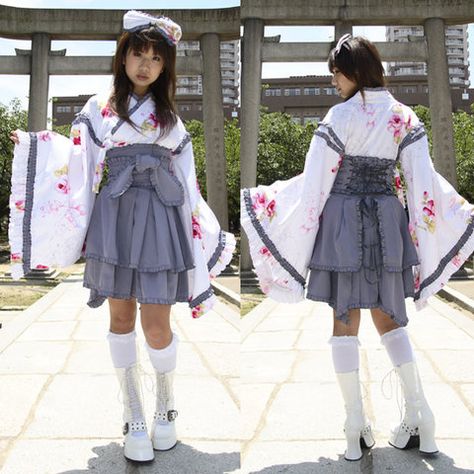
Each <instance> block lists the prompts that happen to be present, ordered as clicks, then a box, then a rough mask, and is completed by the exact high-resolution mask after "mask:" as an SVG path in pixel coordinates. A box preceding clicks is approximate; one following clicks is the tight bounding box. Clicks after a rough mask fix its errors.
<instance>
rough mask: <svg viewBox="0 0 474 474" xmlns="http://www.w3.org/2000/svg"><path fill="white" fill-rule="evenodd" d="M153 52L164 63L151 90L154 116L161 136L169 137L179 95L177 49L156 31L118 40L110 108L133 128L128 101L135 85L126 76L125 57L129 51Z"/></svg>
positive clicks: (142, 32) (125, 34) (144, 30)
mask: <svg viewBox="0 0 474 474" xmlns="http://www.w3.org/2000/svg"><path fill="white" fill-rule="evenodd" d="M150 46H151V47H152V48H153V54H159V55H160V56H161V57H162V59H163V62H164V67H163V70H162V71H161V74H160V76H159V77H158V79H157V80H156V81H155V82H153V84H151V85H150V86H149V90H148V91H149V92H151V94H152V95H153V99H154V100H155V114H156V116H157V118H158V120H159V122H160V127H161V132H160V135H166V134H167V133H168V132H169V131H170V130H171V128H173V126H174V125H175V124H176V122H177V119H176V109H175V105H174V96H175V94H176V46H172V45H170V44H168V43H167V42H166V40H165V39H164V37H163V36H162V35H161V34H160V33H159V32H158V31H157V30H156V29H155V28H146V29H143V30H140V31H136V32H133V33H129V32H127V31H126V32H125V33H123V34H122V36H121V37H120V39H119V42H118V45H117V51H116V52H115V56H114V60H113V66H112V68H113V74H114V87H113V91H112V94H111V96H110V106H111V107H112V109H113V110H114V112H115V113H116V114H117V115H118V116H119V117H120V118H121V119H123V120H125V121H126V122H128V123H129V124H132V125H133V123H132V121H131V119H130V116H129V115H128V98H129V95H130V94H131V93H132V92H133V83H132V81H131V80H130V79H129V78H128V76H127V74H126V72H125V65H124V61H125V57H126V55H127V52H128V51H129V49H132V50H133V51H135V52H141V51H147V50H148V48H149V47H150Z"/></svg>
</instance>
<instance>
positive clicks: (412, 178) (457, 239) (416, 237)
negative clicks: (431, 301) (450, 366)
mask: <svg viewBox="0 0 474 474" xmlns="http://www.w3.org/2000/svg"><path fill="white" fill-rule="evenodd" d="M415 121H417V119H416V118H415ZM400 150H401V151H400V160H401V165H402V170H403V174H404V177H405V183H406V187H407V193H406V194H407V201H408V203H407V204H408V210H409V227H410V233H411V236H412V240H413V242H414V244H415V247H416V249H417V252H418V257H419V261H420V264H419V265H418V266H416V267H415V268H414V278H415V304H416V307H417V308H418V309H422V308H423V307H424V306H425V305H426V300H427V299H428V297H429V296H431V295H434V294H435V293H437V292H438V291H439V290H440V289H441V287H442V286H443V285H444V284H445V283H446V282H447V281H448V280H449V278H450V276H451V275H452V274H453V273H454V272H456V271H457V270H458V269H459V267H460V266H461V265H462V264H463V262H464V261H465V260H466V259H467V258H469V256H470V255H471V254H472V252H473V251H474V206H472V205H471V204H469V203H468V202H467V201H466V199H464V198H463V197H462V196H460V195H459V194H458V193H457V192H456V190H455V189H454V188H453V187H452V186H451V184H450V183H449V182H448V181H446V179H444V178H443V177H442V176H441V175H440V174H438V173H437V172H436V171H435V169H434V167H433V163H432V161H431V158H430V155H429V148H428V140H427V137H426V133H425V131H424V129H423V126H422V124H420V123H418V124H415V126H414V128H413V129H412V130H411V132H410V133H408V134H407V135H406V137H405V138H404V140H403V141H402V143H401V144H400Z"/></svg>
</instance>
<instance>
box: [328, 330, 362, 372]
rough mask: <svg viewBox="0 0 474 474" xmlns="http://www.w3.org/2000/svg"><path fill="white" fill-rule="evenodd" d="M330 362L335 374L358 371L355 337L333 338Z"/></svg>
mask: <svg viewBox="0 0 474 474" xmlns="http://www.w3.org/2000/svg"><path fill="white" fill-rule="evenodd" d="M329 344H331V346H332V361H333V363H334V370H335V372H336V373H337V374H343V373H346V372H353V371H354V370H359V339H358V338H357V336H333V337H331V339H329Z"/></svg>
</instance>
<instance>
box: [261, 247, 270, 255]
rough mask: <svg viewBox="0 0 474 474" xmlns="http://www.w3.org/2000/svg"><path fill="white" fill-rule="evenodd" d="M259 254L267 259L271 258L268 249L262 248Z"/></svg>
mask: <svg viewBox="0 0 474 474" xmlns="http://www.w3.org/2000/svg"><path fill="white" fill-rule="evenodd" d="M259 253H260V254H262V255H265V256H267V257H270V256H271V252H270V250H268V248H267V247H262V248H261V249H260V250H259Z"/></svg>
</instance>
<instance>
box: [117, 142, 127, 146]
mask: <svg viewBox="0 0 474 474" xmlns="http://www.w3.org/2000/svg"><path fill="white" fill-rule="evenodd" d="M126 145H127V142H118V143H117V146H126Z"/></svg>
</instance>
